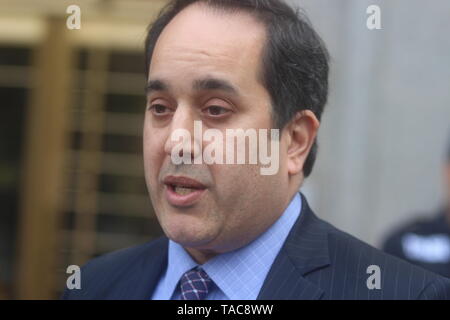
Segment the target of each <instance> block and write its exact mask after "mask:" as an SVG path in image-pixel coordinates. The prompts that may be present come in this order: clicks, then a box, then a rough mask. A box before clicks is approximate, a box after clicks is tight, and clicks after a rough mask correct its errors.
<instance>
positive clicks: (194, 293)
mask: <svg viewBox="0 0 450 320" xmlns="http://www.w3.org/2000/svg"><path fill="white" fill-rule="evenodd" d="M212 283H213V282H212V280H211V279H210V278H209V277H208V275H207V274H206V272H205V271H203V270H202V269H200V268H195V269H192V270H189V271H188V272H186V273H185V274H183V276H182V277H181V280H180V287H181V300H204V299H205V298H206V296H207V295H208V291H209V289H211V286H212Z"/></svg>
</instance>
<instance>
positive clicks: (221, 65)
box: [149, 4, 266, 77]
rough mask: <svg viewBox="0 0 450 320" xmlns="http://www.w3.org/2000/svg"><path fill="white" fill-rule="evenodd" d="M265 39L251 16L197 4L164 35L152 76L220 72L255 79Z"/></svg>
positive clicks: (186, 11) (157, 50)
mask: <svg viewBox="0 0 450 320" xmlns="http://www.w3.org/2000/svg"><path fill="white" fill-rule="evenodd" d="M265 39H266V35H265V28H264V26H263V25H262V23H260V22H258V21H257V20H256V19H255V18H254V17H252V16H251V15H250V14H248V13H245V12H233V13H228V12H224V11H218V10H216V9H212V8H209V7H207V6H205V5H203V4H194V5H191V6H189V7H187V8H186V9H184V10H183V11H181V12H180V13H179V14H178V15H177V16H175V18H174V19H173V20H172V21H171V22H170V23H169V24H168V25H167V26H166V28H165V29H164V30H163V32H162V33H161V35H160V37H159V39H158V41H157V43H156V46H155V50H154V53H153V57H152V62H151V65H150V70H149V71H150V75H152V74H153V75H155V74H157V75H158V76H164V75H165V74H166V73H169V74H170V73H172V74H173V73H174V72H178V73H179V72H182V73H183V74H184V76H189V74H191V73H195V72H197V73H198V72H212V73H214V72H219V73H237V74H241V75H242V74H243V73H245V74H246V75H247V76H253V77H255V76H256V73H257V72H258V71H259V67H260V59H261V52H262V48H263V46H264V43H265Z"/></svg>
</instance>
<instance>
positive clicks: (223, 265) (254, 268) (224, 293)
mask: <svg viewBox="0 0 450 320" xmlns="http://www.w3.org/2000/svg"><path fill="white" fill-rule="evenodd" d="M301 205H302V203H301V198H300V194H299V193H296V195H295V196H294V197H293V199H292V200H291V202H290V203H289V206H288V207H287V208H286V210H285V211H284V212H283V214H282V215H281V216H280V218H278V220H277V221H276V222H275V223H274V224H273V225H272V226H271V227H270V228H269V229H267V230H266V231H265V232H264V233H263V234H261V235H260V236H259V237H258V238H256V239H255V240H254V241H252V242H251V243H249V244H248V245H246V246H244V247H242V248H240V249H237V250H234V251H230V252H227V253H223V254H221V255H218V256H216V257H214V258H212V259H211V260H208V261H207V262H206V263H205V264H203V265H201V267H202V268H203V270H205V271H206V273H207V274H208V275H209V277H210V278H211V279H212V280H213V281H214V286H213V288H212V289H211V290H210V292H209V294H208V296H207V300H256V298H257V297H258V294H259V291H260V290H261V287H262V285H263V283H264V280H265V278H266V276H267V274H268V272H269V270H270V267H271V266H272V264H273V262H274V260H275V258H276V256H277V255H278V252H279V251H280V249H281V247H282V246H283V243H284V241H285V240H286V238H287V236H288V234H289V231H290V230H291V228H292V227H293V225H294V223H295V221H296V220H297V218H298V217H299V215H300V210H301ZM196 266H198V264H197V263H196V262H195V261H194V260H193V259H192V258H191V256H190V255H189V254H188V253H187V252H186V251H185V250H184V248H183V247H182V246H181V245H179V244H178V243H176V242H173V241H172V240H169V254H168V265H167V269H166V272H165V273H164V275H163V276H162V277H161V279H160V280H159V282H158V284H157V286H156V289H155V291H154V293H153V295H152V299H153V300H170V299H172V300H180V298H181V292H180V288H179V286H178V282H179V280H180V278H181V276H182V275H183V274H184V273H185V272H187V271H189V270H190V269H192V268H194V267H196Z"/></svg>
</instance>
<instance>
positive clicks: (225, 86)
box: [145, 77, 239, 95]
mask: <svg viewBox="0 0 450 320" xmlns="http://www.w3.org/2000/svg"><path fill="white" fill-rule="evenodd" d="M192 88H193V89H194V90H196V91H202V90H222V91H226V92H228V93H231V94H233V95H239V90H238V89H237V88H236V87H235V86H233V85H232V84H231V83H230V82H228V81H227V80H224V79H217V78H213V77H207V78H204V79H198V80H195V81H194V83H193V85H192ZM169 89H170V86H169V84H167V83H166V82H164V81H163V80H149V82H148V83H147V87H146V90H145V91H146V94H147V95H149V94H150V93H152V92H154V91H168V90H169Z"/></svg>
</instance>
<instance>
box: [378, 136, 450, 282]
mask: <svg viewBox="0 0 450 320" xmlns="http://www.w3.org/2000/svg"><path fill="white" fill-rule="evenodd" d="M443 174H444V180H445V185H446V201H445V203H444V205H443V206H442V207H441V208H440V209H439V210H437V212H436V214H435V215H434V216H433V217H432V218H427V219H424V218H421V219H419V220H415V221H413V222H411V223H408V224H407V225H406V226H403V227H401V228H400V229H398V230H396V231H395V232H394V233H393V234H392V235H391V236H390V237H388V238H387V240H386V241H385V243H384V245H383V250H384V251H386V252H387V253H390V254H393V255H395V256H398V257H400V258H402V259H405V260H407V261H409V262H411V263H414V264H416V265H419V266H421V267H423V268H425V269H428V270H431V271H433V272H436V273H439V274H441V275H443V276H445V277H449V278H450V140H449V145H448V150H447V157H446V163H445V166H444V170H443Z"/></svg>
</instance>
